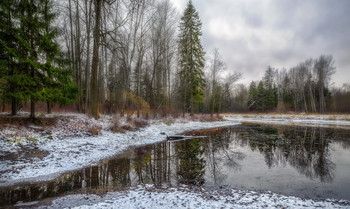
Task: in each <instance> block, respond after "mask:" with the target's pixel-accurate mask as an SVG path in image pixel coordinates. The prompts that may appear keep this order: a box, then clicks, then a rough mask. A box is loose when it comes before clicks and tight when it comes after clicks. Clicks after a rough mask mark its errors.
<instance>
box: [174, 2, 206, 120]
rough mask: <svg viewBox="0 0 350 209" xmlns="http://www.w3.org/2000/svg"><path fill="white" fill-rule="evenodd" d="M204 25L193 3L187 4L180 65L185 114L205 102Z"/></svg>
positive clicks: (183, 23) (192, 111)
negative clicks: (202, 29) (202, 41)
mask: <svg viewBox="0 0 350 209" xmlns="http://www.w3.org/2000/svg"><path fill="white" fill-rule="evenodd" d="M201 28H202V23H201V20H200V18H199V15H198V12H197V11H196V9H195V8H194V6H193V4H192V1H191V0H190V1H189V2H188V4H187V7H186V9H185V12H184V14H183V16H182V17H181V21H180V34H179V64H180V83H181V88H180V95H181V99H182V105H183V107H182V108H183V113H185V112H186V111H187V110H190V112H191V115H193V113H194V106H195V105H198V104H200V103H201V102H202V100H203V91H204V86H205V80H204V72H203V68H204V54H205V53H204V50H203V46H202V43H201V39H200V37H201V35H202V32H201Z"/></svg>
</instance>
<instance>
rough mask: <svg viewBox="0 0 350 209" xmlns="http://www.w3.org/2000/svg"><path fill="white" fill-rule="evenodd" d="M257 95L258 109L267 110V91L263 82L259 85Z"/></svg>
mask: <svg viewBox="0 0 350 209" xmlns="http://www.w3.org/2000/svg"><path fill="white" fill-rule="evenodd" d="M256 94H257V95H256V98H257V105H256V109H257V110H259V111H265V110H266V90H265V88H264V83H263V82H262V81H260V82H259V84H258V87H257V90H256Z"/></svg>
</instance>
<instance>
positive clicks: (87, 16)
mask: <svg viewBox="0 0 350 209" xmlns="http://www.w3.org/2000/svg"><path fill="white" fill-rule="evenodd" d="M91 6H92V1H89V7H88V0H85V10H86V13H85V21H86V30H87V37H86V65H85V101H84V112H85V113H87V109H88V104H89V103H88V102H89V85H88V83H89V76H90V72H89V69H90V40H91V37H90V27H91Z"/></svg>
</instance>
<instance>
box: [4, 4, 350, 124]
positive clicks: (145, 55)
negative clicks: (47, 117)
mask: <svg viewBox="0 0 350 209" xmlns="http://www.w3.org/2000/svg"><path fill="white" fill-rule="evenodd" d="M0 19H1V21H0V44H1V48H0V69H1V71H0V100H1V101H0V102H1V104H2V111H4V110H5V107H6V106H11V112H12V115H16V114H17V111H18V110H19V109H20V108H21V106H22V105H23V104H24V103H29V104H30V106H31V108H30V110H31V114H30V115H31V117H32V118H34V117H35V106H36V104H37V103H39V102H40V103H43V102H44V103H46V104H47V111H48V112H51V108H52V106H53V104H59V105H62V106H63V105H68V104H74V105H75V107H76V110H77V111H78V112H82V113H86V114H90V115H92V116H94V117H95V118H98V116H99V113H100V112H103V113H107V114H109V113H120V114H121V115H124V114H136V115H137V116H141V115H144V116H149V115H153V116H166V115H167V114H172V115H180V114H183V115H184V114H185V113H187V112H189V113H191V114H193V113H195V112H203V113H211V114H214V113H219V112H231V111H240V112H244V111H267V110H271V111H275V110H278V111H289V110H293V111H303V112H320V113H324V112H328V111H337V112H349V111H350V110H349V98H350V96H349V92H350V89H349V85H344V87H343V88H330V78H331V75H332V74H333V73H334V71H335V68H334V61H333V58H332V57H331V56H324V55H323V56H320V57H319V58H317V59H310V60H307V61H306V62H304V63H301V64H299V65H298V66H296V67H294V68H292V69H290V70H288V71H287V70H279V71H278V70H275V69H273V68H272V67H269V68H268V69H267V71H266V73H265V76H264V78H263V79H262V80H261V81H258V82H252V83H251V85H250V86H249V87H247V86H245V85H243V84H239V85H238V84H236V81H237V80H239V79H240V77H241V74H240V73H237V72H233V69H227V67H226V65H225V63H224V61H223V60H222V57H221V55H220V53H219V50H218V49H214V50H209V52H207V53H206V52H205V49H204V48H203V46H202V43H201V36H202V31H201V27H202V23H201V20H200V17H199V14H198V12H197V11H196V9H195V7H194V6H193V4H192V2H191V1H189V2H188V4H187V6H186V9H185V11H183V13H182V14H178V12H177V11H176V9H175V8H174V6H173V5H172V3H171V2H170V0H135V1H123V0H66V1H60V0H2V1H1V3H0ZM232 56H234V55H232ZM230 72H231V73H230Z"/></svg>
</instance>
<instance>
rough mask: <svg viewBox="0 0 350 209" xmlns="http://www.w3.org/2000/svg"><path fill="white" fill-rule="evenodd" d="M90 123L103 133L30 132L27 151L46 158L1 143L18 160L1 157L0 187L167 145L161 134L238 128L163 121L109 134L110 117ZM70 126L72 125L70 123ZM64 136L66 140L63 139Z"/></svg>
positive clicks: (2, 149)
mask: <svg viewBox="0 0 350 209" xmlns="http://www.w3.org/2000/svg"><path fill="white" fill-rule="evenodd" d="M71 117H72V118H73V119H71V120H73V121H74V120H76V121H81V118H84V119H85V117H86V116H84V115H79V114H73V115H71ZM87 120H90V121H88V124H87V125H89V124H94V125H99V126H101V127H102V131H101V133H100V134H99V135H98V136H92V137H87V136H80V134H79V131H76V130H75V129H74V131H76V133H75V134H76V135H78V137H69V134H70V133H69V131H71V130H73V127H67V126H65V125H64V124H60V125H58V127H61V128H62V129H63V130H56V129H54V130H51V131H50V137H51V138H50V139H48V135H47V134H46V135H45V134H44V135H39V134H37V133H36V132H33V131H31V132H29V133H28V134H32V135H35V136H36V137H38V139H37V142H36V145H31V144H28V143H27V144H25V147H26V149H31V150H34V151H37V152H44V153H47V155H45V156H41V157H32V158H28V157H26V156H25V155H23V154H21V152H22V148H23V146H24V145H22V144H20V145H18V144H16V143H13V142H6V141H5V140H0V153H7V155H9V154H8V153H10V154H13V155H15V156H16V157H15V159H13V158H10V159H7V158H6V157H4V156H1V155H0V159H1V161H0V186H9V185H13V184H15V183H19V182H28V181H43V180H50V179H53V178H55V177H57V176H58V175H59V174H62V173H64V172H66V171H70V170H76V169H80V168H83V167H85V166H88V165H91V164H94V163H96V162H98V161H99V160H102V159H105V158H108V157H112V156H114V155H116V154H119V153H122V152H123V151H125V150H126V149H127V148H128V147H131V146H140V145H145V144H151V143H156V142H160V141H164V140H165V139H166V138H165V136H164V135H161V134H160V133H161V132H166V133H167V134H169V135H170V134H176V133H181V132H184V131H189V130H194V129H202V128H214V127H222V126H231V125H236V124H239V123H237V122H233V121H218V122H193V121H190V122H181V121H178V122H175V123H173V124H171V125H166V124H164V123H163V122H160V121H153V122H152V124H151V125H150V126H148V127H146V128H143V129H139V130H138V131H135V132H126V133H125V134H122V133H112V132H111V131H108V129H107V128H106V127H108V124H109V123H110V119H109V118H108V117H106V118H104V119H102V120H100V121H95V120H94V119H87ZM77 123H78V122H77ZM79 123H80V122H79ZM70 124H72V123H71V122H70ZM73 124H74V123H73ZM29 128H30V127H29ZM8 131H12V132H15V131H16V130H7V129H5V130H2V134H5V133H6V132H8ZM26 131H29V129H26ZM62 132H63V133H62ZM62 135H63V136H66V137H61V136H62ZM67 136H68V137H67ZM1 157H2V158H1Z"/></svg>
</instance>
